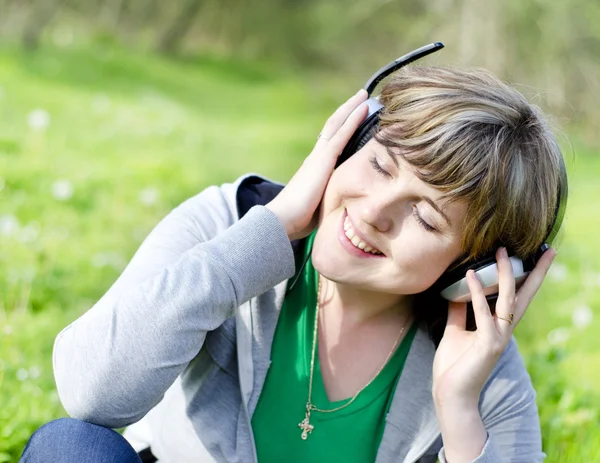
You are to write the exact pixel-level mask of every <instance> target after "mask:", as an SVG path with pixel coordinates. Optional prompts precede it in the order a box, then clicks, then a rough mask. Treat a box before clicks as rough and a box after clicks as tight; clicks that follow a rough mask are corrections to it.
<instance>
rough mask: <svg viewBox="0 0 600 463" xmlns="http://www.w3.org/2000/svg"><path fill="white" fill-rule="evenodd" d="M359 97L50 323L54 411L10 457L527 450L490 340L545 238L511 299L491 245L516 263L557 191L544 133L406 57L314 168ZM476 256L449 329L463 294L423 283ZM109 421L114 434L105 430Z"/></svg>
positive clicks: (523, 391) (182, 458) (466, 456)
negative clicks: (276, 177)
mask: <svg viewBox="0 0 600 463" xmlns="http://www.w3.org/2000/svg"><path fill="white" fill-rule="evenodd" d="M366 96H367V94H366V92H365V91H364V90H361V91H359V92H358V93H357V94H356V95H354V96H353V97H352V98H350V99H349V100H348V101H347V102H346V103H344V104H343V105H342V106H341V107H340V108H339V109H338V110H337V111H336V112H335V113H334V114H333V115H332V116H331V117H330V118H329V120H328V121H327V123H326V124H325V126H324V128H323V130H322V132H321V135H320V136H319V138H318V140H317V143H316V145H315V148H314V150H313V151H312V152H311V153H310V155H309V156H308V157H307V158H306V160H305V161H304V163H303V164H302V166H301V167H300V169H299V170H298V171H297V172H296V174H295V175H294V176H293V178H292V179H291V181H290V182H289V183H288V184H287V185H286V186H285V187H284V188H283V189H282V187H281V186H278V185H276V184H274V183H273V182H270V181H268V180H266V179H264V178H261V177H258V176H255V175H248V176H244V177H242V178H240V179H238V180H237V181H236V182H235V183H232V184H225V185H222V186H221V187H216V186H213V187H210V188H207V189H206V190H204V191H203V192H201V193H200V194H198V195H197V196H195V197H192V198H190V199H188V200H187V201H185V202H183V203H182V204H181V205H180V206H178V207H177V208H175V209H174V210H173V211H172V212H171V213H170V214H169V215H168V216H167V217H166V218H165V219H163V220H162V221H161V222H160V223H159V224H158V225H157V227H156V228H155V229H154V230H153V231H152V232H151V233H150V235H149V236H148V238H147V239H146V240H145V241H144V243H143V244H142V246H141V247H140V249H139V250H138V251H137V253H136V254H135V256H134V257H133V259H132V261H131V262H130V263H129V265H128V266H127V268H126V269H125V270H124V272H123V274H122V275H121V276H120V277H119V279H118V280H117V281H116V282H115V284H114V285H113V286H112V287H111V288H110V290H109V291H108V292H107V293H106V294H105V295H104V296H103V297H102V299H101V300H100V301H99V302H98V303H97V304H96V305H95V306H94V307H93V308H92V309H91V310H89V311H88V312H87V313H85V314H84V315H83V316H82V317H80V318H79V319H78V320H76V321H75V322H74V323H72V324H71V325H70V326H68V327H67V328H65V329H64V330H63V331H62V332H61V333H60V334H59V335H58V336H57V339H56V343H55V349H54V369H55V376H56V381H57V386H58V392H59V395H60V398H61V400H62V402H63V405H64V407H65V409H66V410H67V411H68V412H69V414H70V415H71V416H72V417H73V418H76V419H62V420H57V421H55V422H52V423H49V424H47V425H45V426H43V427H42V428H40V429H39V430H38V431H37V432H36V433H35V434H34V436H33V437H32V439H31V440H30V442H29V444H28V446H27V448H26V449H25V451H24V456H23V460H22V461H27V462H33V461H42V460H44V461H69V462H71V461H104V460H100V459H98V460H94V459H93V457H92V456H91V455H92V452H93V451H97V452H98V453H100V454H102V455H103V456H104V458H107V460H106V461H127V462H129V461H140V460H139V458H138V456H137V455H136V452H135V451H134V450H133V448H132V447H131V446H130V445H129V443H131V444H132V445H133V446H134V447H135V449H136V450H138V451H140V450H142V449H143V448H145V447H151V452H152V454H154V455H155V456H156V457H157V458H158V460H159V461H160V462H188V461H189V462H192V461H194V462H198V461H227V462H249V461H260V462H261V463H266V462H275V461H286V462H288V461H290V462H296V461H353V462H354V461H356V462H367V461H369V462H372V461H376V462H377V463H387V462H416V461H419V462H433V461H436V458H438V457H439V459H440V460H441V461H442V462H445V461H448V462H451V463H456V462H467V461H476V462H500V461H522V462H534V461H542V460H543V458H544V454H543V453H542V450H541V438H540V427H539V419H538V412H537V408H536V404H535V392H534V389H533V387H532V385H531V381H530V378H529V376H528V374H527V372H526V370H525V367H524V365H523V362H522V359H521V357H520V355H519V353H518V350H517V347H516V344H515V342H514V339H513V338H512V332H513V330H514V328H515V326H516V325H517V324H518V322H519V320H520V319H521V318H522V316H523V315H524V313H525V310H526V308H527V306H528V305H529V303H530V301H531V300H532V298H533V297H534V295H535V293H536V291H537V290H538V288H539V287H540V285H541V283H542V280H543V278H544V275H545V273H546V272H547V270H548V268H549V266H550V264H551V261H552V260H553V258H554V257H555V255H556V251H555V250H554V249H552V248H550V249H549V250H548V251H546V252H545V253H544V254H543V255H542V257H541V258H540V259H539V261H538V263H537V265H536V267H535V269H534V270H533V271H532V272H531V274H530V275H529V277H528V278H527V279H526V281H525V283H524V284H523V285H522V286H521V287H520V288H519V289H518V291H517V290H516V288H515V279H514V277H513V269H512V266H511V264H510V261H509V257H508V256H507V252H506V250H505V249H504V247H500V248H498V245H499V243H502V244H504V245H505V246H508V247H509V248H510V249H512V250H516V251H517V252H518V253H519V254H520V255H522V256H526V255H529V254H531V253H533V252H534V251H535V250H536V249H537V248H538V247H539V246H540V244H541V243H542V242H543V240H544V238H545V237H546V236H547V231H548V230H549V228H551V226H552V223H553V220H554V215H555V213H556V210H555V205H556V203H557V195H558V193H557V192H558V191H559V187H560V188H566V184H565V185H559V183H560V182H561V181H562V180H561V177H560V175H559V166H560V165H561V162H562V161H561V154H560V151H559V149H558V148H557V144H556V142H555V140H554V138H553V136H552V135H551V133H550V131H549V130H548V129H547V128H546V125H545V123H544V121H543V119H542V118H541V116H540V114H539V113H538V111H537V110H535V108H534V107H532V106H531V105H530V104H529V103H527V101H526V100H525V99H524V98H523V97H522V95H520V94H519V93H518V92H517V91H516V90H514V89H512V88H510V87H508V86H506V85H505V84H503V83H502V82H500V81H499V80H497V79H496V78H495V77H493V76H492V75H490V74H489V73H487V72H484V71H477V70H457V69H446V68H427V67H423V68H418V67H411V68H404V69H403V70H402V71H400V72H398V73H397V74H395V75H394V76H393V77H392V78H391V79H390V81H389V82H388V84H387V85H386V86H385V87H384V88H383V90H382V93H381V97H380V102H381V103H382V104H383V106H384V110H383V112H382V114H381V117H380V120H381V121H380V123H379V125H378V128H377V130H376V131H375V132H374V134H373V138H371V139H370V140H369V141H368V143H366V144H365V145H364V146H363V147H362V148H361V149H360V150H358V152H357V153H356V154H354V155H353V156H351V157H350V158H349V159H348V160H347V161H345V162H343V163H342V164H341V165H340V166H339V167H338V168H337V169H335V170H334V166H335V164H336V160H337V158H338V155H339V154H340V152H341V151H342V150H343V148H344V147H345V146H346V144H347V143H348V140H349V139H350V138H351V136H352V134H353V133H354V132H355V131H356V129H357V127H358V126H359V124H360V123H361V121H363V119H364V118H365V116H366V113H367V108H366V105H365V104H363V103H364V101H365V99H366ZM280 190H281V191H280ZM277 193H278V194H277ZM261 204H264V205H261ZM497 248H498V250H497V253H496V254H495V257H496V259H497V265H498V269H499V294H498V298H497V301H496V303H495V305H494V307H492V309H493V310H490V307H489V304H488V301H487V299H486V297H485V294H484V291H483V288H482V286H481V284H480V282H479V280H478V278H477V277H474V276H473V272H472V271H469V272H468V273H467V275H466V278H467V283H468V288H469V290H470V293H471V297H472V301H473V302H472V314H473V315H474V322H475V324H476V327H474V326H470V327H469V330H468V329H467V325H473V323H471V322H470V321H469V320H467V318H468V317H467V313H468V310H467V305H466V304H465V303H456V302H450V303H449V304H448V303H447V302H445V303H444V302H442V301H441V299H440V298H439V293H438V292H437V290H435V291H434V289H432V288H436V285H435V283H436V281H438V280H439V279H440V277H442V276H443V274H444V272H446V270H448V269H449V268H452V267H453V266H454V265H455V264H457V263H459V262H461V261H463V260H465V259H469V258H474V257H477V256H478V255H481V254H482V253H485V252H489V250H490V249H494V250H495V249H497ZM307 259H308V260H307ZM303 263H305V264H306V265H302V264H303ZM431 291H434V294H431ZM440 304H442V305H441V306H440ZM440 307H441V309H440ZM440 310H441V312H440ZM440 313H441V315H440ZM468 322H469V323H468ZM440 323H441V330H440V329H439V328H440ZM436 328H437V329H436ZM88 422H89V423H88ZM90 423H94V424H90ZM124 426H128V428H127V430H126V431H125V437H126V438H127V439H128V441H129V443H127V442H126V441H125V440H124V439H123V438H121V437H120V436H119V435H118V434H116V433H115V432H114V431H112V430H110V429H107V428H118V427H124ZM76 436H77V437H76ZM92 446H93V447H94V448H95V450H90V449H91V447H92ZM86 452H87V453H86ZM146 452H147V453H149V451H148V450H146ZM59 456H60V459H58V458H59ZM111 458H112V459H111Z"/></svg>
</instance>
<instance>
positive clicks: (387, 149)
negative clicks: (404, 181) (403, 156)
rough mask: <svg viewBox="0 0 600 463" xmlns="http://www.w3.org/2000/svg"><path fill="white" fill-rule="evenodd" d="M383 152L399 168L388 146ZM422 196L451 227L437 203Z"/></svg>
mask: <svg viewBox="0 0 600 463" xmlns="http://www.w3.org/2000/svg"><path fill="white" fill-rule="evenodd" d="M385 152H386V153H387V154H388V156H389V157H390V158H391V159H392V162H393V163H394V164H395V165H396V168H398V169H399V168H400V164H399V163H398V159H396V154H395V153H394V152H393V151H392V150H391V149H390V147H389V146H386V147H385ZM422 198H423V199H424V200H425V201H427V203H429V205H430V206H431V207H432V208H433V209H434V210H435V211H436V212H437V213H438V214H440V215H441V216H442V217H443V218H444V220H445V221H446V223H447V224H448V226H450V227H452V222H451V221H450V218H449V217H448V216H447V215H446V214H444V211H442V209H441V208H440V207H439V206H438V205H437V203H436V202H435V201H434V200H433V199H431V198H430V197H429V196H422Z"/></svg>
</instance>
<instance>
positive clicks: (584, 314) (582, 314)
mask: <svg viewBox="0 0 600 463" xmlns="http://www.w3.org/2000/svg"><path fill="white" fill-rule="evenodd" d="M571 318H572V320H573V326H575V328H579V329H580V330H581V329H583V328H585V327H587V326H588V325H589V324H590V323H592V320H593V319H594V313H593V312H592V309H590V308H589V307H588V306H587V305H580V306H579V307H577V308H576V309H575V310H574V311H573V314H572V315H571Z"/></svg>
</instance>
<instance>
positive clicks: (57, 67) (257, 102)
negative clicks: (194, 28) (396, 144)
mask: <svg viewBox="0 0 600 463" xmlns="http://www.w3.org/2000/svg"><path fill="white" fill-rule="evenodd" d="M265 69H268V68H265V67H264V66H262V65H258V64H256V65H248V64H241V63H237V62H235V61H228V60H220V59H218V58H214V57H201V58H197V59H193V60H181V61H167V60H165V59H162V58H159V57H156V56H152V55H140V54H137V53H131V52H126V51H123V50H120V49H111V48H100V49H95V48H89V49H81V50H80V49H55V48H48V49H43V50H41V51H40V52H39V53H36V54H24V53H22V52H20V51H17V50H14V49H4V50H0V199H1V201H0V257H1V259H0V262H1V264H0V265H1V266H2V267H1V268H2V272H1V273H0V290H1V291H2V299H1V300H0V304H1V306H0V391H1V395H0V462H3V461H18V457H19V456H20V454H21V451H22V449H23V446H24V445H25V443H26V441H27V439H28V438H29V436H30V435H31V433H32V432H33V431H34V430H35V429H37V428H38V427H39V426H41V425H42V424H44V423H45V422H47V421H50V420H51V419H54V418H57V417H59V416H65V412H64V410H63V409H62V407H61V405H60V403H59V401H58V398H57V394H56V391H55V388H54V379H53V376H52V363H51V354H52V343H53V341H54V337H55V336H56V334H57V333H58V332H59V331H60V330H61V329H62V328H63V327H64V326H66V325H67V324H68V323H70V322H71V321H72V320H74V319H76V318H77V317H78V316H79V315H81V314H82V313H83V312H85V311H86V310H87V309H89V308H90V307H91V306H92V305H93V304H94V302H95V301H96V300H97V299H98V298H99V297H100V296H101V295H102V294H103V293H104V292H105V291H106V290H107V289H108V287H109V286H110V285H111V284H112V282H113V281H114V280H115V278H116V277H117V276H118V274H119V273H120V271H121V270H122V269H123V267H124V266H125V264H126V263H127V262H128V260H129V259H130V258H131V256H132V255H133V252H134V251H135V250H136V249H137V247H138V245H139V244H140V242H141V241H142V240H143V239H144V237H145V236H146V235H147V234H148V232H149V231H150V230H151V229H152V227H153V226H154V225H155V224H156V223H157V222H158V221H159V220H160V219H161V218H162V217H164V216H165V215H166V214H167V213H168V212H169V211H170V210H171V209H172V208H173V207H175V206H176V205H178V204H179V203H180V202H181V201H183V200H185V199H186V198H188V197H190V196H192V195H194V194H196V193H198V192H199V191H200V190H202V189H203V188H205V187H206V186H207V185H209V184H219V183H222V182H225V181H231V180H233V179H235V178H236V177H237V176H238V175H241V174H242V173H245V172H249V171H255V172H260V173H262V174H264V175H266V176H268V177H270V178H273V179H277V180H281V181H285V180H286V179H288V178H289V177H290V176H291V175H292V173H293V172H294V171H295V169H296V168H297V167H298V166H299V165H300V163H301V161H302V159H303V157H304V156H305V155H306V154H307V153H308V152H309V151H310V149H311V148H312V144H313V142H314V136H315V134H316V133H318V132H319V130H320V128H321V125H322V123H323V122H324V121H325V119H326V117H327V116H328V115H329V113H330V112H331V111H333V110H334V109H335V108H336V106H337V104H338V103H339V102H341V101H342V100H343V99H344V98H345V93H348V92H344V91H342V89H341V88H338V87H337V86H336V85H335V84H334V83H329V84H327V83H323V82H321V83H319V84H318V85H317V84H315V83H310V80H309V78H308V76H294V75H290V74H289V73H286V72H284V71H282V70H277V69H274V68H273V67H271V68H270V70H269V72H267V71H265ZM332 82H333V81H332ZM36 110H42V111H41V112H40V111H38V112H37V113H36V112H34V111H36ZM36 114H37V117H38V119H40V120H42V122H43V119H44V117H45V116H44V115H47V116H49V124H48V126H47V127H46V128H45V129H37V130H36V129H34V128H32V127H31V126H30V124H29V122H28V120H29V119H30V118H32V117H35V115H36ZM569 169H570V174H571V177H570V185H571V191H570V197H569V210H568V215H567V217H566V221H565V234H564V240H563V242H562V244H561V246H560V248H559V255H558V257H557V261H556V265H555V267H556V269H557V271H553V272H552V273H551V274H550V275H549V277H548V279H547V282H546V283H545V285H544V287H543V288H542V289H541V291H540V294H539V296H538V297H537V298H536V300H535V301H534V303H533V304H532V306H531V307H530V310H529V311H528V314H527V316H526V317H525V320H524V321H523V322H522V323H521V325H520V326H519V329H518V330H517V338H518V341H519V345H520V348H521V351H522V353H523V355H524V357H525V359H526V362H527V364H528V368H529V370H530V372H531V374H532V378H533V381H534V385H535V387H536V389H537V391H538V404H539V408H540V416H541V418H542V425H543V432H544V449H545V451H546V453H547V454H548V457H549V458H548V460H547V461H550V462H564V461H569V462H579V461H581V462H590V461H598V460H600V443H598V442H597V439H594V435H595V434H596V429H597V428H598V426H599V425H600V417H599V415H598V412H597V410H598V409H599V408H600V368H598V367H600V339H599V337H598V336H596V335H595V332H596V331H597V330H598V329H600V319H599V318H598V317H597V315H598V314H599V306H600V296H598V288H600V266H599V265H598V262H600V248H599V247H597V246H595V245H594V243H595V241H594V234H595V230H598V228H599V226H600V216H598V215H597V214H594V212H593V211H594V204H595V203H596V202H597V201H598V200H600V186H599V184H598V183H597V181H596V178H595V177H596V175H595V174H596V173H597V172H599V171H600V158H598V156H597V155H596V153H595V152H594V150H593V149H591V148H587V149H585V148H584V147H583V146H582V145H581V144H579V145H577V144H576V156H575V161H574V162H572V163H571V164H570V166H569ZM553 270H554V269H553ZM583 306H586V307H589V308H590V309H591V312H592V314H593V315H594V316H596V317H593V318H592V320H591V323H590V324H589V325H588V326H587V327H583V328H575V327H573V322H572V314H573V312H574V310H575V309H576V308H577V307H583ZM580 312H581V310H580ZM581 313H584V312H581ZM561 327H562V331H559V332H558V333H559V334H560V333H561V332H562V333H563V337H565V336H567V337H568V339H563V342H556V341H555V342H554V343H549V341H548V333H549V332H551V331H552V330H554V329H556V328H561ZM565 333H566V335H565ZM555 337H556V336H555Z"/></svg>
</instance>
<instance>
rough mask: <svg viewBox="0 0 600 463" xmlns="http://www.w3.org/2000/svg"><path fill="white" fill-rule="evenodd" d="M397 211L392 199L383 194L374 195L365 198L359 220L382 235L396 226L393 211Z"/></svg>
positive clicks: (359, 211) (359, 212) (360, 209)
mask: <svg viewBox="0 0 600 463" xmlns="http://www.w3.org/2000/svg"><path fill="white" fill-rule="evenodd" d="M394 209H397V204H394V202H393V201H392V198H391V197H389V196H387V197H386V195H383V194H373V195H371V196H370V197H369V198H364V202H363V203H362V205H361V207H360V208H359V210H358V214H359V216H358V218H359V219H360V220H361V221H362V222H363V223H365V224H367V225H368V226H370V227H373V228H375V229H376V230H377V231H379V232H381V233H385V232H388V231H390V230H391V229H392V227H393V225H394V221H393V210H394Z"/></svg>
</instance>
